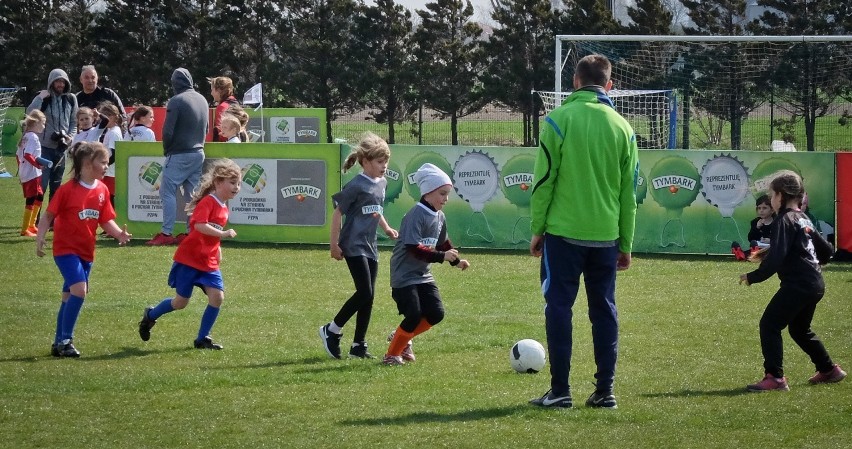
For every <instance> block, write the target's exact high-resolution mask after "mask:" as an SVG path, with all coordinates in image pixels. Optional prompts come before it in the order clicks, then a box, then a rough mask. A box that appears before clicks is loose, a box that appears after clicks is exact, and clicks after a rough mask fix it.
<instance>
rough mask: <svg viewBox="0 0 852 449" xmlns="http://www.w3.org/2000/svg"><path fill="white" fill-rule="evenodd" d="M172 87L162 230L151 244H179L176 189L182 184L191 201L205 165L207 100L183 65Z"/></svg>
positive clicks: (162, 187) (165, 131)
mask: <svg viewBox="0 0 852 449" xmlns="http://www.w3.org/2000/svg"><path fill="white" fill-rule="evenodd" d="M172 89H173V90H174V93H175V95H174V96H173V97H172V98H170V99H169V102H168V104H166V119H165V121H164V122H163V154H164V155H165V156H166V163H165V164H164V167H163V181H162V184H161V185H160V201H161V203H162V205H163V226H162V228H161V231H160V233H158V234H157V235H155V236H154V238H153V239H151V240H149V241H148V242H147V244H148V245H175V244H177V243H179V241H180V240H181V236H173V235H172V231H173V230H174V226H175V218H176V216H177V196H176V193H177V188H178V187H179V186H183V195H184V199H185V200H186V203H187V204H188V203H189V201H190V199H191V197H190V195H191V194H192V191H193V190H195V188H196V187H197V186H198V181H199V179H200V178H201V168H202V166H203V165H204V139H205V137H206V136H207V128H208V126H209V117H210V111H209V109H208V105H207V100H206V99H205V98H204V96H203V95H201V94H200V93H198V92H197V91H195V90H194V89H193V88H192V75H190V74H189V71H188V70H187V69H184V68H178V69H175V71H174V72H173V73H172ZM187 223H189V220H188V219H187ZM183 235H185V234H183Z"/></svg>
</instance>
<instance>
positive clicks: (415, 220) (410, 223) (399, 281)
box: [390, 203, 447, 288]
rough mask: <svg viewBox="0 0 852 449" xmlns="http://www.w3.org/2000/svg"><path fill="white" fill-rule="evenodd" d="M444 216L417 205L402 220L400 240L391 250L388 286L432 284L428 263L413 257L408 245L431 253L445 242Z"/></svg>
mask: <svg viewBox="0 0 852 449" xmlns="http://www.w3.org/2000/svg"><path fill="white" fill-rule="evenodd" d="M444 223H445V219H444V213H443V212H441V211H434V210H431V209H429V207H428V206H426V205H425V204H423V203H417V204H415V205H414V207H412V208H411V210H409V211H408V213H407V214H405V216H404V217H402V224H401V225H400V227H399V240H397V241H396V245H395V246H394V247H393V254H392V255H391V261H390V277H391V287H392V288H401V287H406V286H409V285H414V284H425V283H427V282H434V281H435V279H434V278H433V277H432V271H431V270H430V269H429V267H430V265H431V264H430V263H429V262H426V261H425V260H420V259H418V258H416V257H414V256H412V255H411V254H410V253H409V252H408V249H407V248H406V246H407V245H423V246H425V247H428V248H429V249H432V250H434V249H435V247H436V246H439V245H441V244H442V243H444V241H445V240H447V235H446V228H445V226H444ZM442 230H444V232H443V233H442V232H441V231H442Z"/></svg>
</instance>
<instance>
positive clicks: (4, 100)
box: [0, 87, 18, 178]
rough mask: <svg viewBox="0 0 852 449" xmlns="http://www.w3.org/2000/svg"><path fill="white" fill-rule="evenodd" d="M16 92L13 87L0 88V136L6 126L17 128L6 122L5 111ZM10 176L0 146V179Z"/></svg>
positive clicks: (13, 124) (0, 146)
mask: <svg viewBox="0 0 852 449" xmlns="http://www.w3.org/2000/svg"><path fill="white" fill-rule="evenodd" d="M17 92H18V89H17V88H15V87H0V134H2V130H4V129H5V128H6V126H9V125H12V126H17V123H8V122H7V121H6V110H7V109H9V105H10V104H12V98H13V97H14V96H15V93H17ZM11 176H12V174H11V173H9V170H8V169H6V163H5V162H3V147H2V145H0V178H9V177H11Z"/></svg>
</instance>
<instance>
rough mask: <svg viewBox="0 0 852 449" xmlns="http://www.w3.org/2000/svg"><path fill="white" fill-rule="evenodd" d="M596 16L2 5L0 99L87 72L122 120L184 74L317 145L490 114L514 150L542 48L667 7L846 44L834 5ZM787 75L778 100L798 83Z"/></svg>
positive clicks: (520, 4)
mask: <svg viewBox="0 0 852 449" xmlns="http://www.w3.org/2000/svg"><path fill="white" fill-rule="evenodd" d="M606 3H607V2H605V1H604V0H562V1H561V4H559V5H557V7H554V5H553V4H552V2H551V0H491V7H492V8H491V16H490V18H491V20H492V21H493V23H492V25H493V30H491V32H490V33H486V32H485V31H484V29H483V26H482V25H481V24H478V23H476V22H475V21H474V9H473V6H472V5H471V3H470V1H469V0H435V1H433V2H431V3H427V4H426V5H425V7H424V8H423V9H418V10H415V11H414V12H412V11H410V10H408V9H406V8H404V7H403V6H401V5H399V4H397V3H395V2H394V0H375V1H373V2H370V3H366V2H365V1H364V0H138V1H126V0H46V1H40V2H36V1H32V0H4V1H3V2H2V3H0V49H2V50H0V52H2V53H0V86H4V87H11V86H18V87H25V88H26V90H22V91H21V92H19V94H18V96H17V97H16V100H15V101H16V103H18V104H22V105H23V104H28V103H29V101H30V100H31V99H32V97H33V96H34V95H36V94H37V93H38V91H39V90H41V89H44V88H45V85H46V80H47V75H48V73H49V71H50V70H51V69H53V68H57V67H58V68H63V69H64V70H66V72H68V75H69V77H71V79H72V84H73V85H74V86H73V87H74V91H77V90H79V89H80V86H79V83H78V82H77V79H78V77H79V73H80V68H81V67H82V66H83V65H86V64H94V65H95V66H96V67H97V69H98V72H99V74H100V75H101V80H102V85H106V86H107V87H110V88H112V89H113V90H115V91H117V92H118V93H119V95H120V96H121V97H122V100H123V101H124V102H125V104H126V105H134V104H146V105H153V106H157V105H163V104H164V103H165V101H166V100H167V99H168V97H169V96H170V94H171V92H170V83H169V79H170V76H171V72H172V71H173V70H174V69H175V68H177V67H185V68H187V69H188V70H189V71H190V73H192V75H193V77H194V80H195V84H196V86H197V88H198V89H199V90H200V91H201V92H202V93H204V94H207V93H208V91H207V89H208V86H207V83H206V81H205V77H213V76H221V75H224V76H230V77H231V78H232V79H233V80H234V82H235V83H236V85H237V89H238V91H240V92H242V91H244V90H245V89H248V88H249V87H251V86H252V85H253V84H254V83H257V82H262V83H263V86H264V106H266V107H300V106H302V107H317V108H325V110H326V114H327V117H326V118H327V120H326V123H327V126H328V129H327V135H328V136H329V139H331V137H332V132H331V123H332V121H333V120H334V119H336V118H337V117H338V116H340V115H343V114H348V113H350V112H352V111H359V110H364V109H368V110H370V111H371V112H370V114H371V118H372V119H374V120H375V121H376V122H378V123H383V124H386V125H387V129H388V132H387V135H388V141H389V142H391V143H393V142H394V134H395V130H396V127H398V126H399V125H401V124H404V123H407V122H411V121H413V120H414V119H415V117H416V113H417V109H418V107H419V106H420V105H421V104H422V105H425V106H426V107H427V108H428V109H429V110H431V111H434V114H436V115H437V117H438V118H441V119H449V120H450V123H451V133H452V143H453V144H458V133H457V124H458V119H459V118H462V117H465V116H467V115H469V114H472V113H475V112H477V111H479V110H480V109H482V108H483V107H484V106H485V105H487V104H489V103H494V102H496V103H500V104H503V105H505V106H507V107H509V108H512V109H514V110H517V111H520V112H522V114H523V123H524V142H525V144H526V145H529V144H532V143H534V142H535V140H536V138H537V135H538V124H539V117H540V116H541V112H542V111H541V104H540V102H539V101H538V100H537V98H535V97H534V96H532V95H530V92H531V91H532V90H552V89H553V82H554V80H553V64H554V62H553V52H554V46H553V39H554V35H556V34H671V33H672V30H673V29H675V27H673V14H675V13H677V11H676V10H675V9H674V8H673V5H674V4H677V6H678V8H684V9H685V10H686V15H687V16H688V18H689V19H690V22H689V25H688V26H684V27H683V28H684V30H683V31H684V32H685V33H686V34H702V35H712V34H730V35H748V34H766V35H773V34H779V35H801V34H848V32H849V30H850V29H852V25H850V24H851V23H852V12H850V10H852V6H850V5H849V2H848V1H847V0H821V1H810V2H786V1H780V0H759V1H758V3H759V4H760V5H763V6H767V7H768V8H770V9H767V12H765V13H764V15H763V17H761V19H760V20H757V21H753V22H747V21H746V20H745V19H744V17H745V11H746V0H703V1H698V0H682V1H679V2H678V1H675V0H637V1H636V2H635V5H634V6H632V7H630V8H629V9H628V15H629V16H630V19H631V23H629V24H627V25H623V24H620V23H618V22H617V21H616V20H614V19H613V16H612V13H611V12H610V11H609V10H608V9H607V7H606ZM809 57H813V55H810V56H809ZM847 57H848V55H847ZM708 69H709V68H708ZM744 69H745V66H744ZM789 72H790V73H788V74H787V75H786V76H787V78H786V81H785V82H786V83H788V84H789V85H791V86H793V85H795V84H796V83H801V82H802V77H803V76H805V77H806V75H802V74H801V70H796V69H795V68H793V69H791V70H790V71H789ZM726 76H727V75H726ZM849 76H850V75H849V74H838V78H839V79H840V80H839V81H838V82H837V83H836V85H835V86H834V87H832V88H831V89H833V90H831V92H832V93H831V95H835V96H836V95H847V94H848V92H849V84H850V83H849ZM805 81H806V80H805ZM734 82H735V79H734ZM819 88H820V89H823V88H822V87H819ZM782 90H783V89H782ZM780 92H781V90H779V94H780ZM784 92H786V90H784ZM755 95H763V93H755ZM792 96H793V94H791V101H793V100H796V102H797V103H796V104H800V103H803V102H804V103H805V104H804V105H802V116H803V117H804V118H805V120H808V119H813V118H814V117H815V116H817V115H818V114H819V112H820V105H819V104H813V102H812V101H811V100H807V99H805V100H802V98H792ZM825 96H826V95H823V94H821V96H820V98H821V100H820V101H823V102H824V101H825ZM800 97H801V95H800ZM742 100H743V102H742V103H741V104H738V105H728V107H726V108H725V110H724V111H720V112H719V113H720V114H723V115H724V116H725V118H726V119H728V120H732V123H733V121H734V120H736V119H737V118H738V117H739V116H741V115H742V114H745V113H747V109H748V107H750V105H751V104H752V103H753V102H754V101H757V100H754V99H751V100H750V99H745V98H744V99H742ZM809 101H810V103H809Z"/></svg>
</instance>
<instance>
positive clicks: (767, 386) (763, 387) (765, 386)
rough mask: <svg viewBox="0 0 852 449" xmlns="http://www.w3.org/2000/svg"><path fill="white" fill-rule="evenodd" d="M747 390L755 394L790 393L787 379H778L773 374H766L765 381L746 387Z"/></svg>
mask: <svg viewBox="0 0 852 449" xmlns="http://www.w3.org/2000/svg"><path fill="white" fill-rule="evenodd" d="M746 390H748V391H751V392H754V393H760V392H764V391H771V390H779V391H790V387H789V386H788V385H787V378H786V377H782V378H777V377H775V376H773V375H772V374H769V373H766V375H765V376H763V380H761V381H760V382H757V383H753V384H751V385H748V386H746Z"/></svg>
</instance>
